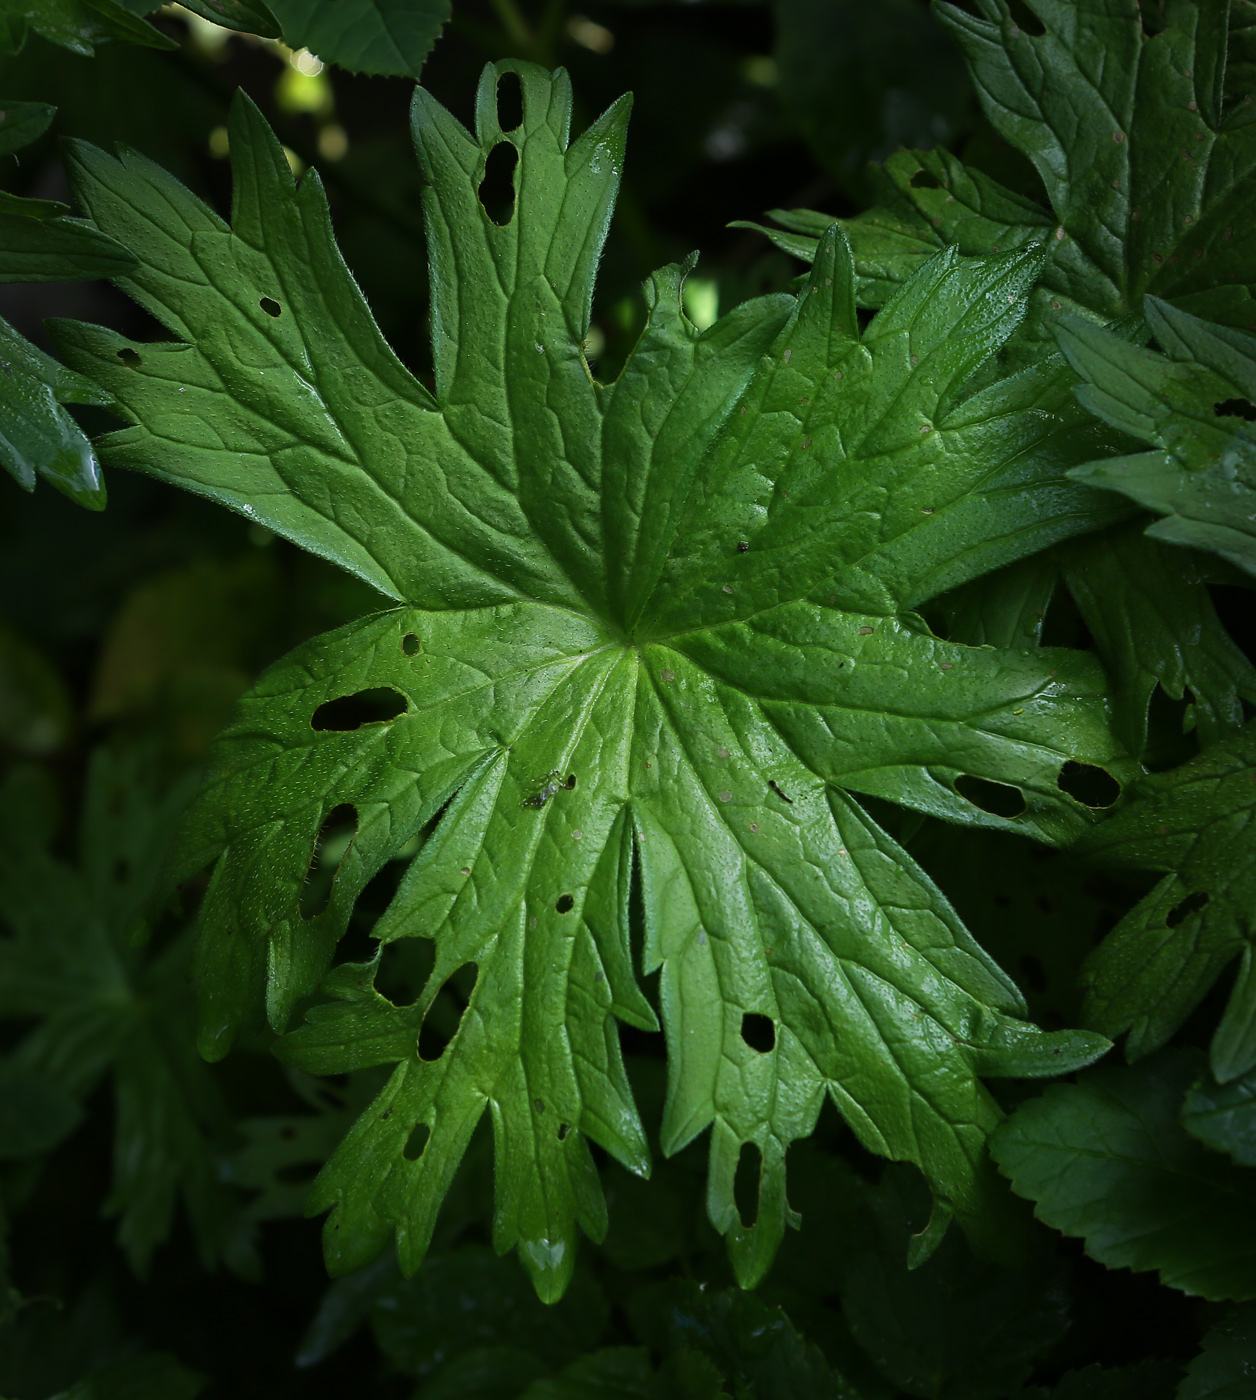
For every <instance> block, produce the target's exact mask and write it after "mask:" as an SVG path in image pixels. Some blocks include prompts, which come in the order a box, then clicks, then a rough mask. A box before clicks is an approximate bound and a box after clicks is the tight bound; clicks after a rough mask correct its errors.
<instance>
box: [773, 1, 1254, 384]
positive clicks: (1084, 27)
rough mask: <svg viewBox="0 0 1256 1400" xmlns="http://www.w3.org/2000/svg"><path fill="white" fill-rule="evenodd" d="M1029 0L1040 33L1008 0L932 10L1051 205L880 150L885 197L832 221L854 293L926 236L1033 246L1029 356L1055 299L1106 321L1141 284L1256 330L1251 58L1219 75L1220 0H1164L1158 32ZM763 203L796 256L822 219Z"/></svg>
mask: <svg viewBox="0 0 1256 1400" xmlns="http://www.w3.org/2000/svg"><path fill="white" fill-rule="evenodd" d="M1026 3H1027V5H1028V8H1029V9H1030V10H1032V11H1033V13H1034V14H1035V15H1036V16H1037V17H1038V19H1039V20H1040V21H1041V23H1042V25H1043V27H1044V29H1045V32H1044V33H1042V34H1038V35H1035V34H1030V33H1028V32H1027V31H1025V30H1023V29H1021V28H1019V27H1018V25H1017V24H1016V21H1015V19H1014V18H1013V16H1012V13H1011V10H1010V8H1009V6H1008V5H1007V3H1006V0H978V4H977V9H978V10H979V14H976V15H974V14H970V13H968V12H967V11H965V10H962V9H960V8H959V7H958V6H955V5H950V4H943V3H939V4H936V5H935V7H934V13H935V14H936V15H937V16H938V18H939V19H941V20H942V22H943V24H944V25H945V26H946V27H947V28H948V29H949V30H950V31H951V32H952V33H953V34H954V35H955V37H956V38H957V39H958V41H959V43H960V45H961V46H962V47H963V49H964V51H965V53H966V55H967V57H968V61H969V64H970V66H971V69H972V73H973V78H974V80H975V82H976V84H977V91H978V95H979V97H980V99H981V104H982V107H983V109H984V111H985V113H986V116H987V117H988V118H989V120H990V121H991V123H992V124H993V125H994V127H995V128H996V130H997V131H998V132H999V133H1000V134H1001V135H1002V136H1003V137H1004V138H1005V139H1006V140H1007V141H1008V142H1009V143H1010V144H1011V145H1012V146H1014V147H1016V148H1017V149H1018V150H1020V151H1023V152H1024V153H1025V154H1026V155H1027V156H1028V157H1029V159H1030V160H1031V161H1032V162H1033V163H1034V165H1035V167H1036V168H1037V170H1038V173H1039V175H1040V176H1041V177H1042V181H1043V185H1044V187H1045V193H1046V196H1047V206H1048V207H1047V208H1043V207H1041V206H1040V205H1037V204H1035V203H1033V202H1032V201H1030V200H1027V199H1025V198H1024V197H1022V196H1020V195H1017V194H1015V193H1013V192H1012V191H1010V190H1007V189H1004V188H1003V187H1002V186H1000V185H999V184H998V183H997V182H996V181H994V180H992V179H990V178H989V177H988V176H986V175H984V174H983V173H982V172H981V171H979V170H975V169H970V168H968V167H966V166H964V164H963V163H962V162H961V161H959V160H957V159H956V158H955V157H954V156H952V155H950V154H949V153H948V152H946V151H944V150H940V149H939V150H934V151H911V152H908V151H902V152H900V153H898V154H897V155H895V156H892V157H891V158H890V160H889V161H888V162H887V164H886V166H885V169H884V176H883V191H884V193H883V197H882V203H881V204H880V205H879V206H878V207H877V208H874V209H872V210H870V211H869V212H868V213H866V214H862V215H860V216H859V217H858V218H855V219H851V220H848V221H845V223H844V225H843V226H844V227H845V228H846V231H847V233H848V234H849V236H850V239H851V245H852V247H853V248H854V251H855V262H856V267H857V269H858V271H859V275H860V295H861V297H862V298H863V300H864V301H865V303H866V304H867V305H870V306H877V305H880V304H881V303H882V301H883V300H884V298H885V297H886V296H888V295H889V294H890V293H891V291H892V290H893V288H894V287H896V286H898V285H900V284H901V283H902V281H903V280H904V278H905V277H907V276H910V275H911V273H912V272H914V271H915V270H916V269H917V268H918V267H920V266H921V265H922V264H923V263H924V261H925V260H926V258H928V257H929V256H931V255H932V253H933V251H934V250H935V249H936V248H938V247H942V246H946V247H955V248H958V249H959V250H960V251H961V252H964V253H969V254H989V253H991V252H994V251H996V250H1001V251H1002V252H1005V253H1006V252H1008V251H1009V250H1011V249H1017V248H1025V247H1030V246H1034V245H1042V246H1043V247H1044V248H1045V251H1046V255H1047V262H1046V266H1045V268H1044V270H1043V275H1042V278H1041V280H1040V282H1039V284H1038V288H1037V290H1036V291H1035V292H1034V294H1033V296H1032V297H1031V301H1030V311H1029V315H1028V318H1027V320H1026V323H1025V326H1024V328H1023V330H1022V331H1021V333H1020V336H1019V337H1018V339H1019V340H1020V341H1021V342H1024V343H1025V349H1024V350H1023V352H1022V354H1023V357H1026V358H1028V357H1031V356H1032V355H1033V354H1034V353H1040V351H1041V348H1042V342H1044V341H1046V343H1047V344H1049V343H1050V339H1049V336H1048V335H1047V334H1046V330H1045V327H1046V326H1047V325H1048V324H1049V323H1050V322H1052V321H1053V320H1054V319H1055V318H1056V317H1057V316H1058V315H1059V314H1060V313H1061V312H1077V313H1079V314H1082V315H1085V316H1087V317H1090V318H1098V319H1100V320H1102V321H1114V320H1117V319H1119V318H1121V317H1123V316H1125V315H1128V314H1129V313H1131V312H1137V311H1138V309H1139V307H1140V305H1141V302H1142V299H1143V297H1144V296H1145V295H1147V294H1149V293H1152V294H1155V295H1157V296H1160V297H1167V298H1171V299H1172V300H1173V301H1174V302H1176V303H1177V304H1178V305H1180V306H1184V307H1186V308H1187V309H1189V310H1192V311H1194V312H1196V313H1197V314H1199V315H1204V316H1209V317H1211V318H1213V319H1214V320H1221V321H1224V322H1226V323H1227V324H1229V325H1237V326H1244V327H1248V328H1250V329H1256V305H1253V300H1252V297H1253V281H1254V278H1253V271H1252V269H1253V267H1256V182H1254V181H1253V180H1252V179H1251V174H1252V172H1253V170H1256V106H1253V97H1254V88H1253V84H1252V76H1253V75H1252V73H1251V71H1250V70H1249V69H1247V68H1244V69H1243V70H1242V71H1241V72H1240V73H1237V74H1235V77H1236V78H1237V79H1239V80H1240V81H1241V82H1242V83H1243V84H1244V87H1243V88H1242V89H1240V90H1239V91H1235V90H1234V88H1233V86H1232V85H1230V84H1227V81H1226V76H1227V75H1226V49H1227V19H1228V14H1229V9H1230V7H1229V5H1228V4H1227V3H1226V0H1203V2H1202V3H1200V0H1167V3H1166V4H1165V7H1164V27H1163V28H1162V29H1160V31H1159V32H1158V33H1156V34H1148V33H1146V32H1145V31H1144V29H1143V27H1142V21H1141V15H1140V10H1139V5H1138V3H1137V0H1076V3H1070V4H1063V3H1059V0H1026ZM773 217H775V218H777V219H779V220H780V222H781V223H782V224H783V226H784V227H785V229H786V232H785V233H784V234H776V235H773V236H774V237H775V239H776V241H777V242H778V243H779V244H780V245H781V246H782V247H784V248H785V249H786V250H787V251H789V252H791V253H794V254H796V255H797V256H800V257H809V255H810V250H811V249H813V248H814V246H815V237H816V234H817V233H818V231H819V228H820V227H822V226H823V225H824V224H825V223H828V222H830V221H831V220H830V219H829V218H827V217H826V216H824V215H821V214H814V213H812V212H811V211H807V210H793V211H788V212H787V213H784V215H783V216H782V213H781V212H774V214H773ZM1034 346H1036V347H1037V351H1035V350H1034V348H1033V347H1034Z"/></svg>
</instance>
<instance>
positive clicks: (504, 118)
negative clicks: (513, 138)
mask: <svg viewBox="0 0 1256 1400" xmlns="http://www.w3.org/2000/svg"><path fill="white" fill-rule="evenodd" d="M522 124H523V85H522V84H521V83H520V81H519V74H518V73H503V74H502V75H501V77H499V78H498V79H497V125H498V126H499V127H501V129H502V130H503V131H514V129H515V128H516V127H517V126H522Z"/></svg>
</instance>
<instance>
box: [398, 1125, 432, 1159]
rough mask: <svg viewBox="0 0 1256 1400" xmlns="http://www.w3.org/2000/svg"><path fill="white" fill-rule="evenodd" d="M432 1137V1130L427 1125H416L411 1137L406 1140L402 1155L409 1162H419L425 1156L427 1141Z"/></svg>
mask: <svg viewBox="0 0 1256 1400" xmlns="http://www.w3.org/2000/svg"><path fill="white" fill-rule="evenodd" d="M431 1136H432V1130H431V1128H429V1127H428V1126H427V1124H426V1123H416V1124H415V1125H414V1129H413V1131H412V1132H411V1133H410V1136H409V1137H408V1138H407V1139H406V1145H405V1147H404V1148H402V1151H401V1155H402V1156H403V1157H404V1158H405V1159H406V1161H407V1162H417V1161H418V1160H419V1158H420V1157H422V1155H423V1149H424V1148H425V1147H426V1146H427V1140H428V1138H430V1137H431Z"/></svg>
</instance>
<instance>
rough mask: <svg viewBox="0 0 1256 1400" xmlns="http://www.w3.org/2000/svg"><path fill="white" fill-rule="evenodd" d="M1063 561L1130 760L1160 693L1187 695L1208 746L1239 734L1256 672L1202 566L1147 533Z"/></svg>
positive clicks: (1107, 539)
mask: <svg viewBox="0 0 1256 1400" xmlns="http://www.w3.org/2000/svg"><path fill="white" fill-rule="evenodd" d="M1062 552H1063V563H1064V576H1065V579H1066V581H1067V583H1068V587H1069V591H1070V592H1071V593H1072V595H1073V597H1074V598H1075V599H1076V600H1077V604H1078V606H1079V608H1080V609H1081V612H1082V616H1083V617H1084V618H1085V620H1086V625H1087V626H1088V627H1089V629H1090V632H1091V635H1092V636H1093V637H1094V639H1095V644H1096V646H1097V647H1098V649H1099V652H1100V654H1101V655H1102V656H1103V658H1104V660H1105V662H1106V663H1107V666H1108V670H1109V673H1110V675H1111V677H1112V682H1113V694H1112V698H1113V702H1114V705H1115V708H1116V714H1117V723H1118V726H1119V728H1118V732H1119V733H1120V735H1121V738H1122V739H1123V740H1124V742H1125V744H1126V746H1127V747H1128V748H1129V750H1130V752H1131V753H1137V754H1141V753H1142V752H1143V750H1144V748H1145V746H1146V744H1147V728H1148V726H1147V711H1148V705H1149V704H1150V701H1151V695H1152V691H1153V690H1155V688H1156V686H1157V685H1159V686H1160V688H1161V689H1162V690H1163V691H1164V692H1165V694H1166V695H1168V696H1169V697H1170V698H1171V699H1173V700H1178V701H1182V700H1185V699H1186V698H1187V696H1188V693H1189V696H1190V706H1189V710H1188V713H1187V716H1186V723H1187V724H1188V725H1189V726H1190V728H1191V729H1193V730H1197V731H1198V734H1199V738H1200V741H1201V742H1202V743H1204V744H1210V743H1212V742H1213V741H1215V740H1217V739H1221V738H1224V737H1225V736H1227V735H1230V734H1235V733H1237V732H1238V730H1240V729H1241V728H1242V727H1243V720H1244V712H1243V705H1244V702H1247V703H1249V704H1250V703H1252V702H1256V668H1253V666H1252V664H1251V662H1250V661H1248V659H1247V658H1246V657H1245V656H1244V655H1243V653H1242V652H1241V651H1240V650H1239V648H1238V647H1237V646H1236V645H1235V644H1234V642H1233V640H1232V639H1231V638H1230V635H1229V633H1228V632H1226V630H1225V629H1224V627H1222V625H1221V622H1220V620H1219V619H1218V617H1217V613H1216V609H1215V608H1214V606H1213V603H1212V599H1211V598H1210V596H1209V593H1208V587H1207V583H1206V582H1205V579H1204V575H1203V571H1202V570H1201V568H1200V562H1201V561H1200V559H1199V557H1198V556H1197V555H1193V554H1191V553H1189V552H1188V551H1186V550H1182V549H1170V548H1166V547H1165V546H1164V545H1162V544H1160V543H1159V542H1158V541H1156V540H1154V539H1148V538H1147V537H1146V535H1145V534H1144V533H1143V530H1142V525H1141V523H1140V524H1135V525H1133V526H1126V527H1125V528H1123V529H1120V530H1111V531H1108V532H1106V533H1105V534H1104V535H1102V536H1100V537H1099V538H1098V539H1094V540H1083V541H1078V542H1076V543H1071V544H1069V545H1066V546H1064V549H1063V551H1062ZM1031 562H1032V561H1031Z"/></svg>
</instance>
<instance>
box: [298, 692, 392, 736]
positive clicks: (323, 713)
mask: <svg viewBox="0 0 1256 1400" xmlns="http://www.w3.org/2000/svg"><path fill="white" fill-rule="evenodd" d="M406 709H407V705H406V697H405V696H404V695H402V693H401V692H400V691H399V690H394V689H393V688H392V687H391V686H375V687H373V688H372V689H370V690H359V691H357V692H356V693H355V694H353V695H342V696H339V697H338V698H337V699H335V700H325V701H324V702H323V703H322V704H321V705H320V706H319V707H318V709H317V710H315V711H314V714H313V716H312V718H311V719H310V728H311V729H317V730H318V731H319V732H320V733H332V734H347V733H350V732H352V731H353V730H355V729H361V728H362V726H363V725H364V724H385V723H387V722H388V721H389V720H394V719H396V718H398V716H400V715H404V714H405V712H406Z"/></svg>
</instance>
